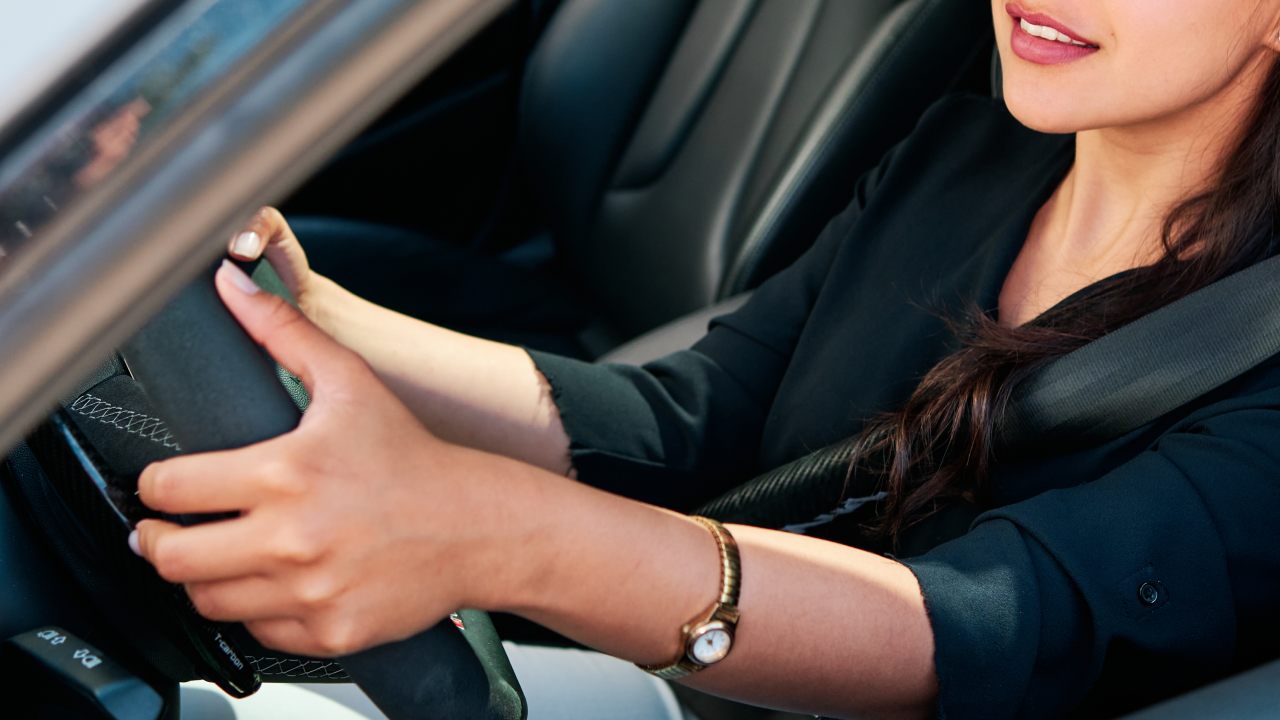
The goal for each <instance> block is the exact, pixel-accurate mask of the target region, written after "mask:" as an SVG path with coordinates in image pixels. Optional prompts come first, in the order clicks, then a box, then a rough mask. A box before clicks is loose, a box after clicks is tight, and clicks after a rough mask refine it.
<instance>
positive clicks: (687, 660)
mask: <svg viewBox="0 0 1280 720" xmlns="http://www.w3.org/2000/svg"><path fill="white" fill-rule="evenodd" d="M693 520H694V521H695V522H697V523H698V524H700V525H702V526H703V527H705V528H706V529H707V530H710V531H711V534H712V536H714V537H715V539H716V546H717V547H718V548H719V549H720V598H719V599H718V600H716V601H715V603H714V604H713V605H712V606H711V607H709V608H707V610H706V611H704V612H702V613H701V614H699V615H698V616H697V617H695V618H694V619H692V620H690V621H689V622H687V623H685V625H684V627H682V628H681V629H680V632H681V636H682V639H681V650H680V656H679V657H677V658H676V659H675V660H674V661H672V662H670V663H667V664H665V665H641V666H640V669H641V670H644V671H646V672H649V673H652V674H654V675H657V676H658V677H660V678H662V679H663V680H674V679H676V678H682V677H684V676H686V675H691V674H693V673H696V672H698V671H699V670H701V669H703V668H705V667H707V666H708V665H715V664H716V663H718V662H720V661H721V660H723V659H725V657H727V656H728V655H729V651H730V650H731V649H733V633H734V630H736V629H737V627H738V588H739V586H740V585H741V584H742V568H741V565H740V563H739V561H738V543H737V542H736V541H735V540H734V539H733V536H732V535H730V534H729V531H728V530H726V529H725V527H724V526H723V525H721V524H720V523H718V522H716V521H715V520H712V519H710V518H704V517H694V518H693Z"/></svg>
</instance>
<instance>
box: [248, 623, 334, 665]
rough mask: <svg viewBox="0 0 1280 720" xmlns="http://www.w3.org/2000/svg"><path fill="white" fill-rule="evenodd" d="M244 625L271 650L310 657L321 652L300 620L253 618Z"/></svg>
mask: <svg viewBox="0 0 1280 720" xmlns="http://www.w3.org/2000/svg"><path fill="white" fill-rule="evenodd" d="M245 627H246V628H247V629H248V630H249V634H250V635H253V637H254V638H255V639H257V641H258V642H260V643H262V644H263V646H264V647H267V648H270V649H272V650H279V651H280V652H286V653H293V654H294V655H310V656H312V657H319V656H320V654H321V653H320V650H321V648H320V646H319V643H317V642H316V641H315V639H314V638H312V636H311V633H310V632H308V631H307V627H306V626H305V625H303V624H302V621H301V620H297V619H294V618H273V619H267V620H255V621H249V622H246V623H245Z"/></svg>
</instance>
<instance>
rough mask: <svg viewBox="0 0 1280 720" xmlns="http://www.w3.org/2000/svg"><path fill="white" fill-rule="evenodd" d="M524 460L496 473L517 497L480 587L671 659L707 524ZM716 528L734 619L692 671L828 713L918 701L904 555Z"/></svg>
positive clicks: (718, 690) (638, 653)
mask: <svg viewBox="0 0 1280 720" xmlns="http://www.w3.org/2000/svg"><path fill="white" fill-rule="evenodd" d="M517 472H518V471H516V470H514V469H509V470H508V472H507V473H505V474H506V475H507V476H508V477H512V476H513V474H515V473H517ZM537 474H538V473H537V471H534V470H530V471H528V473H527V474H526V475H525V476H524V477H521V478H520V479H518V480H515V482H513V483H509V484H508V485H507V487H508V488H509V489H510V490H511V491H512V492H513V493H514V495H515V497H516V498H517V500H516V502H518V505H517V507H520V508H521V510H520V511H519V512H518V514H513V515H512V516H511V517H508V518H504V519H503V520H502V521H501V522H502V525H503V526H504V527H505V528H506V530H495V532H497V533H499V535H502V534H503V533H508V532H516V533H518V537H515V538H509V537H508V540H509V541H510V542H511V545H510V546H508V547H507V548H506V552H505V555H506V556H507V558H508V562H509V563H510V564H511V565H510V566H508V568H509V569H506V570H500V571H497V572H494V573H492V574H491V576H492V577H495V578H501V579H502V580H499V583H500V584H501V585H504V586H505V587H495V588H493V593H494V594H493V596H492V597H491V598H490V599H489V600H488V602H489V603H490V605H491V606H492V609H500V610H507V611H511V612H515V613H517V614H520V615H523V616H524V617H527V618H528V619H530V620H533V621H535V622H538V623H540V624H543V625H545V626H547V627H550V628H552V629H554V630H556V631H558V632H560V633H563V634H564V635H566V636H568V637H571V638H574V639H575V640H578V641H580V642H583V643H584V644H587V645H589V646H591V647H595V648H597V649H599V650H602V651H604V652H607V653H609V654H612V655H616V656H618V657H622V658H625V659H628V660H632V661H635V662H640V663H646V664H653V663H665V662H668V661H670V660H672V659H673V658H674V657H675V656H676V654H677V651H678V649H679V638H680V632H679V629H680V627H681V626H682V625H683V624H684V623H686V622H688V621H689V620H690V619H691V618H693V617H694V616H695V615H696V614H698V613H699V612H701V611H702V610H704V609H705V608H707V607H708V606H710V604H711V603H712V601H713V600H714V599H715V597H716V595H717V594H718V592H719V582H720V577H719V572H720V571H719V568H720V564H719V556H718V551H717V549H716V545H715V542H714V540H713V539H712V537H711V536H710V534H709V533H708V532H707V531H706V530H705V529H704V528H702V527H701V526H700V525H697V524H695V523H693V522H692V521H690V520H689V519H688V518H685V517H683V516H680V515H676V514H673V513H669V512H667V511H664V510H660V509H657V508H654V507H651V506H647V505H643V504H640V503H636V502H633V501H630V500H626V499H623V498H620V497H617V496H613V495H609V494H607V493H603V492H600V491H597V490H594V489H592V488H589V487H585V486H581V485H578V484H573V483H565V482H563V481H562V480H559V479H557V478H546V477H536V475H537ZM513 528H518V529H516V530H513ZM730 530H731V531H732V532H733V534H734V535H735V537H736V538H737V541H738V543H739V546H740V552H741V558H742V577H743V581H742V582H743V584H742V591H741V598H740V600H741V602H740V608H741V611H742V620H741V622H740V623H739V625H738V631H737V637H736V640H735V643H734V647H733V651H732V652H731V653H730V655H729V657H728V658H727V659H726V660H724V661H723V662H721V663H718V664H717V665H715V666H714V667H711V668H708V669H707V670H705V671H703V672H701V673H697V674H695V675H693V676H691V677H690V678H689V679H688V681H687V682H688V683H689V684H690V685H692V686H695V687H698V688H699V689H702V690H705V691H707V692H711V693H714V694H718V695H723V696H726V697H732V698H736V699H740V700H744V701H747V702H752V703H755V704H761V705H767V706H772V707H778V708H784V709H790V710H797V711H802V712H812V713H822V714H827V715H832V716H837V717H843V716H858V717H866V716H868V715H870V716H879V717H915V716H923V715H927V714H928V712H929V710H930V708H931V707H932V702H933V698H934V696H935V694H936V687H935V685H936V680H935V675H934V670H933V634H932V631H931V629H930V626H929V622H928V619H927V616H926V614H925V609H924V602H923V599H922V597H921V594H920V588H919V585H918V583H917V582H916V580H915V578H914V576H913V575H912V574H911V572H910V571H909V570H908V569H907V568H905V567H904V566H902V565H901V564H899V563H897V562H894V561H892V560H889V559H886V558H884V557H881V556H878V555H874V554H871V553H867V552H863V551H860V550H856V549H853V548H848V547H844V546H840V545H836V544H833V543H828V542H825V541H821V540H815V539H813V538H806V537H802V536H797V535H792V534H787V533H781V532H776V531H769V530H762V529H759V528H751V527H742V526H730ZM504 544H505V541H504ZM512 548H518V549H512ZM512 586H514V587H512Z"/></svg>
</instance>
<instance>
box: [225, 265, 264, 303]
mask: <svg viewBox="0 0 1280 720" xmlns="http://www.w3.org/2000/svg"><path fill="white" fill-rule="evenodd" d="M222 272H224V273H226V276H227V280H229V281H230V282H231V284H232V285H234V286H235V288H236V289H237V290H239V291H240V292H242V293H244V294H245V295H256V294H257V292H258V290H259V289H260V288H259V287H258V286H257V284H256V283H254V282H253V278H251V277H249V276H248V275H246V274H245V273H244V271H243V270H241V269H240V268H239V267H237V266H236V264H235V263H233V262H231V261H229V260H223V261H222Z"/></svg>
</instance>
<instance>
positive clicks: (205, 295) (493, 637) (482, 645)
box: [24, 262, 526, 720]
mask: <svg viewBox="0 0 1280 720" xmlns="http://www.w3.org/2000/svg"><path fill="white" fill-rule="evenodd" d="M247 269H250V270H251V271H252V274H253V277H254V279H255V281H257V282H258V284H259V285H260V286H262V287H264V288H266V289H267V290H269V291H272V292H276V293H277V294H280V295H284V296H286V297H287V292H286V291H285V290H284V287H283V283H281V282H280V280H279V278H278V277H277V276H276V274H275V272H274V271H273V270H272V269H271V266H270V265H269V264H267V263H266V262H259V263H257V264H255V266H253V267H251V268H247ZM212 278H213V273H212V270H210V271H209V272H207V273H205V274H204V275H202V276H201V277H200V278H198V279H197V280H196V281H194V282H193V283H191V284H190V285H189V286H188V287H187V288H185V289H184V290H183V291H182V292H181V293H180V294H179V295H178V296H177V297H176V298H175V299H174V300H173V301H172V302H171V303H170V304H169V305H168V306H166V308H165V309H164V310H163V311H162V312H161V313H160V314H158V315H157V316H156V317H155V318H153V319H152V320H151V321H150V322H149V323H148V324H147V326H146V327H144V328H143V330H142V331H141V332H139V333H138V335H137V336H136V337H135V338H134V339H132V340H131V341H130V342H129V343H128V344H127V345H126V346H125V347H124V348H122V349H121V355H122V356H123V362H122V363H121V362H115V363H113V364H111V365H109V366H108V367H107V368H104V370H103V371H101V372H100V373H99V374H98V375H97V376H96V377H94V378H92V379H91V380H90V381H89V383H88V385H87V386H86V388H85V390H84V392H82V393H80V394H78V396H77V397H76V398H75V399H74V400H72V401H70V403H69V404H64V406H63V408H62V409H60V410H59V411H58V412H56V413H55V414H54V416H53V417H52V418H51V419H50V421H49V422H47V423H45V425H43V426H42V427H41V428H40V429H39V430H38V431H37V432H36V433H34V434H33V435H32V437H31V438H30V439H29V444H30V447H31V450H32V452H33V453H34V455H35V458H33V460H34V461H35V462H37V463H38V465H39V469H38V470H32V472H30V473H27V475H29V476H31V477H36V476H37V475H38V476H40V478H41V479H42V480H43V484H42V483H39V482H32V481H30V480H28V481H27V482H25V483H24V485H25V486H26V489H25V491H24V493H25V495H26V499H27V505H28V506H29V509H31V510H33V511H34V514H35V515H37V516H42V517H39V522H38V523H37V524H38V525H39V526H41V527H45V528H57V530H54V531H51V532H50V533H48V534H49V535H51V536H52V537H49V538H48V539H49V540H50V542H51V544H52V545H53V546H54V549H55V552H56V554H58V555H59V556H61V557H62V558H63V559H64V560H65V561H66V562H67V564H68V566H69V567H70V568H71V569H72V574H73V576H75V577H76V578H77V579H78V580H79V581H80V584H81V586H82V589H84V590H86V591H87V593H88V594H89V595H90V598H91V600H92V601H93V602H94V603H95V604H96V605H98V606H100V609H101V610H103V613H104V614H105V615H106V616H107V617H108V620H109V622H110V623H111V624H112V625H114V626H115V628H116V630H117V631H118V635H119V636H122V637H124V638H127V640H128V642H129V644H131V645H132V646H133V648H132V650H133V651H136V653H137V654H138V655H140V656H142V657H143V658H144V659H145V660H146V662H147V663H148V664H149V665H150V666H151V667H152V668H153V669H155V670H157V671H158V674H159V675H160V676H161V677H166V678H168V679H170V680H179V681H180V680H187V679H192V678H195V677H200V678H203V679H207V680H210V681H212V682H214V683H216V684H218V685H219V687H221V688H222V689H223V690H225V691H227V692H228V693H229V694H231V695H233V696H239V697H242V696H245V695H248V694H251V693H253V692H254V691H256V690H257V688H258V687H259V685H260V683H261V682H262V681H263V680H266V681H268V682H273V681H274V682H289V681H300V680H308V681H314V680H326V681H335V680H336V681H343V680H349V681H353V682H355V683H356V684H358V685H359V686H360V687H361V688H362V689H363V690H364V691H365V693H366V694H367V695H368V696H369V697H370V699H372V700H373V702H374V703H375V704H376V705H377V706H378V707H379V708H380V709H381V710H382V711H383V712H384V713H385V714H386V715H387V716H388V717H390V718H392V719H393V720H399V719H400V718H417V717H433V718H434V717H468V718H492V719H493V720H520V719H521V718H523V717H524V716H525V714H526V709H525V703H524V696H523V693H522V692H521V690H520V686H519V683H518V682H517V680H516V678H515V675H514V672H513V671H512V669H511V664H510V662H509V660H508V659H507V656H506V653H505V651H504V650H503V648H502V644H501V642H500V640H499V638H498V636H497V633H496V631H495V630H494V628H493V625H492V623H491V622H490V621H489V618H488V616H487V615H486V614H485V613H482V612H478V611H466V610H464V611H460V612H459V613H458V614H456V615H454V616H453V617H452V618H449V619H446V620H443V621H442V622H441V623H439V624H438V625H436V626H435V627H432V628H430V629H428V630H426V631H424V632H422V633H420V634H419V635H416V636H414V637H412V638H409V639H407V640H404V641H401V642H397V643H391V644H389V645H385V646H381V647H377V648H373V649H370V650H367V651H364V652H361V653H357V654H354V655H350V656H347V657H343V658H340V659H338V660H337V661H336V662H335V661H328V660H319V659H315V658H301V657H291V656H282V655H281V654H280V653H276V652H274V651H270V650H267V649H265V648H263V647H261V646H260V645H258V644H257V643H256V642H255V641H254V640H253V638H252V637H251V636H250V635H249V634H248V632H247V631H246V630H245V629H244V628H243V626H240V625H238V624H234V623H213V622H210V621H207V620H205V619H204V618H202V617H200V616H199V615H198V614H197V613H196V612H195V610H194V608H193V607H192V606H191V604H190V602H189V601H188V600H187V598H186V594H185V592H183V590H182V588H181V587H178V586H173V585H169V584H168V583H165V582H164V581H163V580H161V579H160V578H159V577H158V576H157V575H155V573H154V571H152V570H151V568H150V567H149V566H148V565H146V564H145V563H144V562H142V561H141V560H140V559H138V558H136V557H131V553H128V552H127V550H126V549H125V548H126V543H125V537H126V536H127V534H128V532H129V530H130V529H131V527H132V525H133V524H134V523H136V522H137V521H138V520H139V519H141V518H142V517H148V516H150V517H155V516H156V514H155V513H154V512H152V511H150V510H149V509H147V508H145V507H143V506H142V505H141V504H140V503H139V502H138V501H137V498H136V488H137V486H136V479H137V473H138V472H139V471H140V470H141V468H142V467H143V466H145V464H147V463H149V462H151V461H154V460H157V459H161V458H163V457H168V456H172V455H174V454H178V453H185V452H207V451H213V450H221V449H229V448H235V447H242V446H245V445H249V444H252V443H256V442H261V441H263V440H267V439H269V438H272V437H275V436H278V435H281V434H283V433H286V432H289V431H290V430H292V429H293V428H294V427H296V426H297V424H298V421H299V419H300V418H301V412H302V408H305V404H306V402H307V398H306V393H305V390H303V389H302V387H301V384H300V383H298V382H297V381H296V379H294V378H292V377H291V376H289V375H288V374H287V373H285V372H284V371H283V370H280V369H279V368H278V367H277V366H276V364H275V362H274V361H273V360H272V359H271V358H270V357H269V356H267V355H266V353H265V352H264V351H263V350H262V348H260V347H259V346H258V345H257V344H256V343H254V342H253V341H252V340H251V339H250V338H249V337H248V336H247V335H246V334H245V333H244V331H243V330H242V329H241V328H240V325H239V323H237V322H236V320H235V318H233V317H232V316H231V315H230V313H229V312H228V311H227V310H226V308H225V307H223V305H222V302H221V300H220V299H219V298H218V296H217V293H216V291H215V290H214V287H213V280H212ZM161 418H163V420H161ZM168 519H170V520H175V521H177V522H180V523H183V524H192V523H198V522H207V521H210V520H216V519H217V518H216V517H197V516H179V517H169V518H168ZM69 525H70V526H74V528H73V529H70V530H68V526H69ZM104 606H105V607H104Z"/></svg>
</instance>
